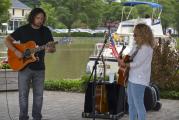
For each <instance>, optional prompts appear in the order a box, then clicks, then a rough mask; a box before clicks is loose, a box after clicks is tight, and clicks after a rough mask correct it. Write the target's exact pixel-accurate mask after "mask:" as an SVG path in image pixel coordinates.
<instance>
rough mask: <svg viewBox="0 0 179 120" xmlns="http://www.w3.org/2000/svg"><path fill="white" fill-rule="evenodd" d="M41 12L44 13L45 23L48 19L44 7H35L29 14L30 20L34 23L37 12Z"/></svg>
mask: <svg viewBox="0 0 179 120" xmlns="http://www.w3.org/2000/svg"><path fill="white" fill-rule="evenodd" d="M39 13H42V14H43V15H44V21H43V23H45V21H46V13H45V12H44V10H43V9H42V8H34V9H33V10H32V11H31V12H30V14H29V16H28V22H29V23H30V24H33V23H34V19H35V16H36V15H37V14H39Z"/></svg>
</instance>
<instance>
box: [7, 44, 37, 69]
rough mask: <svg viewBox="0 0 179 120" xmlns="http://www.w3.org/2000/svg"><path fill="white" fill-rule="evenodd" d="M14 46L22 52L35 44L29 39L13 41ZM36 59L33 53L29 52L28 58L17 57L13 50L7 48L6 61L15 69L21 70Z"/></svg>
mask: <svg viewBox="0 0 179 120" xmlns="http://www.w3.org/2000/svg"><path fill="white" fill-rule="evenodd" d="M14 46H15V47H16V49H17V50H19V51H20V52H22V53H24V52H25V51H26V50H27V49H31V48H35V47H36V44H35V42H34V41H29V42H26V43H22V44H17V43H14ZM36 60H37V58H36V57H35V56H34V54H31V55H30V57H28V58H21V59H19V58H18V57H17V56H16V55H15V53H14V52H13V51H11V50H10V49H8V63H9V65H10V66H11V68H12V69H13V70H15V71H20V70H22V69H23V68H24V67H25V66H26V65H27V64H29V63H32V62H35V61H36Z"/></svg>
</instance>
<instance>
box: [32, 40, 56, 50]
mask: <svg viewBox="0 0 179 120" xmlns="http://www.w3.org/2000/svg"><path fill="white" fill-rule="evenodd" d="M57 43H58V41H54V42H51V43H47V44H45V45H42V46H39V47H37V48H34V49H31V53H36V52H39V51H41V50H44V49H45V48H46V47H48V46H52V45H55V44H57Z"/></svg>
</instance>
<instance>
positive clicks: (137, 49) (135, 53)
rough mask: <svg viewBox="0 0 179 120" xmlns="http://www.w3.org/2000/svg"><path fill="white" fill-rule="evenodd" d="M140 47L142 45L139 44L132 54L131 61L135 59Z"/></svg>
mask: <svg viewBox="0 0 179 120" xmlns="http://www.w3.org/2000/svg"><path fill="white" fill-rule="evenodd" d="M139 49H140V47H139V46H137V47H136V50H135V52H134V53H133V54H132V55H131V57H130V60H129V62H132V61H133V59H134V57H135V56H136V55H137V53H138V51H139Z"/></svg>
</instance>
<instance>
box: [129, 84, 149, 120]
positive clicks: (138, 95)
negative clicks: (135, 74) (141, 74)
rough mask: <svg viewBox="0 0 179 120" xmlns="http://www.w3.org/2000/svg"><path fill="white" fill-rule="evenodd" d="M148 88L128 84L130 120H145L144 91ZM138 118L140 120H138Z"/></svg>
mask: <svg viewBox="0 0 179 120" xmlns="http://www.w3.org/2000/svg"><path fill="white" fill-rule="evenodd" d="M145 88H146V86H144V85H139V84H134V83H132V82H130V81H129V82H128V87H127V93H128V104H129V119H130V120H145V119H146V110H145V106H144V91H145ZM137 118H138V119H137Z"/></svg>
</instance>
